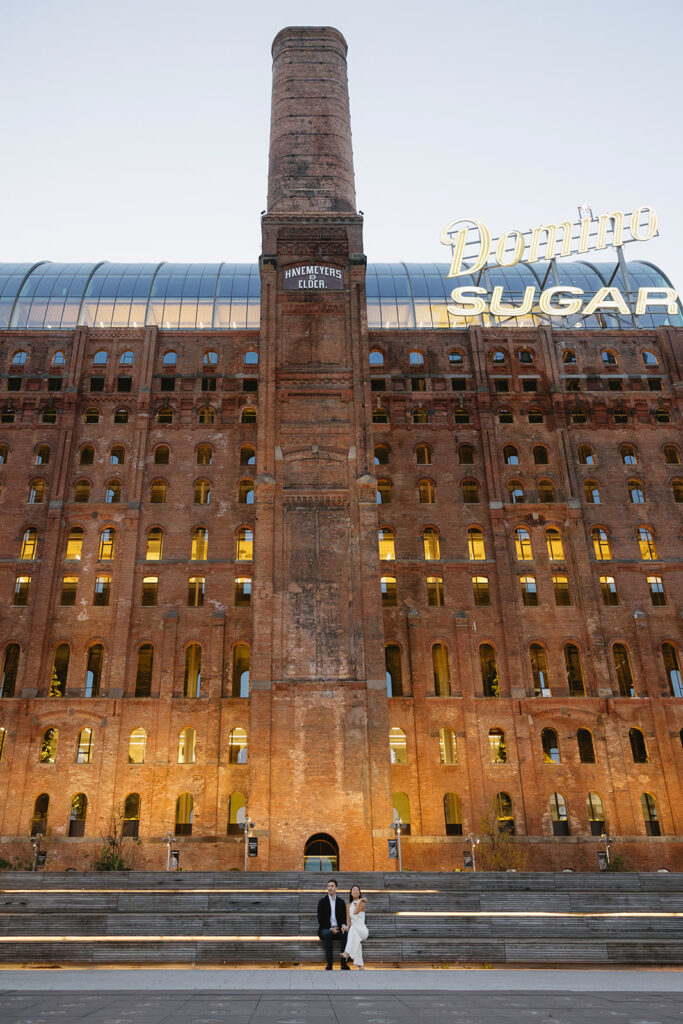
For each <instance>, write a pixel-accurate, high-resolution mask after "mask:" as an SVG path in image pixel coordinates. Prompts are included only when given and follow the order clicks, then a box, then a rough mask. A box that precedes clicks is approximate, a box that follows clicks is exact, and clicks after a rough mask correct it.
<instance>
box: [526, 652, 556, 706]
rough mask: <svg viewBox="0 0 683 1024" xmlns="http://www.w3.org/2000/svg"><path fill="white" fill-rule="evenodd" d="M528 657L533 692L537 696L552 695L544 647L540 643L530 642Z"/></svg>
mask: <svg viewBox="0 0 683 1024" xmlns="http://www.w3.org/2000/svg"><path fill="white" fill-rule="evenodd" d="M529 659H530V661H531V675H532V676H533V680H534V694H535V695H536V696H537V697H550V696H552V694H551V691H550V672H549V670H548V657H547V655H546V651H545V647H543V645H542V644H531V646H530V647H529Z"/></svg>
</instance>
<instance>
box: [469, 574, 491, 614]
mask: <svg viewBox="0 0 683 1024" xmlns="http://www.w3.org/2000/svg"><path fill="white" fill-rule="evenodd" d="M472 599H473V600H474V603H475V605H476V606H477V608H488V607H489V605H490V604H491V590H490V587H489V578H488V576H473V577H472Z"/></svg>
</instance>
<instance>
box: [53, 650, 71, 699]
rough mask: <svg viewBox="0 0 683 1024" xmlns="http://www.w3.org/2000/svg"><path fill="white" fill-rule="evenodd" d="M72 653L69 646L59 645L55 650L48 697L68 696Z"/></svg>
mask: <svg viewBox="0 0 683 1024" xmlns="http://www.w3.org/2000/svg"><path fill="white" fill-rule="evenodd" d="M70 653H71V651H70V649H69V645H68V644H58V646H57V647H56V648H55V656H54V659H53V661H52V674H51V676H50V689H49V691H48V697H64V696H65V695H66V683H67V678H68V675H69V655H70Z"/></svg>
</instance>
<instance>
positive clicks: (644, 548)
mask: <svg viewBox="0 0 683 1024" xmlns="http://www.w3.org/2000/svg"><path fill="white" fill-rule="evenodd" d="M636 537H637V538H638V547H639V549H640V557H641V559H642V560H643V561H644V562H649V561H652V560H654V559H656V558H657V557H658V556H657V548H656V546H655V539H654V537H653V536H652V531H651V530H649V529H648V528H647V527H646V526H641V527H639V528H638V529H637V530H636Z"/></svg>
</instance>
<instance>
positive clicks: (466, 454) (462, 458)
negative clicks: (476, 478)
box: [458, 444, 474, 466]
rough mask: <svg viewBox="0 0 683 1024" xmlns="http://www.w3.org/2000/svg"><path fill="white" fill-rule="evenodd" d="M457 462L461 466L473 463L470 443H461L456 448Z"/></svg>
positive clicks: (472, 450) (472, 451) (472, 449)
mask: <svg viewBox="0 0 683 1024" xmlns="http://www.w3.org/2000/svg"><path fill="white" fill-rule="evenodd" d="M458 462H459V463H460V465H461V466H473V465H474V448H473V447H472V445H471V444H461V445H460V447H459V448H458Z"/></svg>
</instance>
